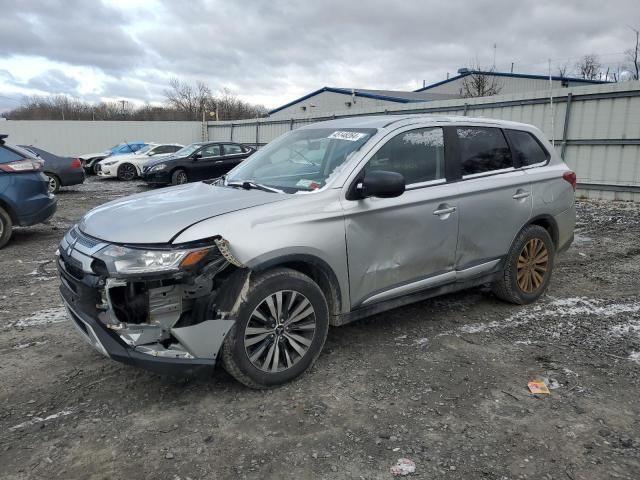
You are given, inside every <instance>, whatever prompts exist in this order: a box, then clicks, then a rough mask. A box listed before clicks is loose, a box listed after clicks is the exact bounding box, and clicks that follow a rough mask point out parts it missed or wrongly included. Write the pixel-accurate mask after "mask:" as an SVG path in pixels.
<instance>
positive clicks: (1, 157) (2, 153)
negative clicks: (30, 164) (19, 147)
mask: <svg viewBox="0 0 640 480" xmlns="http://www.w3.org/2000/svg"><path fill="white" fill-rule="evenodd" d="M23 158H24V157H23V156H22V155H19V154H17V153H16V152H14V151H13V150H10V149H8V148H7V147H4V146H1V145H0V163H10V162H15V161H18V160H22V159H23Z"/></svg>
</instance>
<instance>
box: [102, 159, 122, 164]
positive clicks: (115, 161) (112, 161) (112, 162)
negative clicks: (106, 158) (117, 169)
mask: <svg viewBox="0 0 640 480" xmlns="http://www.w3.org/2000/svg"><path fill="white" fill-rule="evenodd" d="M100 163H101V164H102V165H113V164H115V163H118V160H111V161H110V162H100Z"/></svg>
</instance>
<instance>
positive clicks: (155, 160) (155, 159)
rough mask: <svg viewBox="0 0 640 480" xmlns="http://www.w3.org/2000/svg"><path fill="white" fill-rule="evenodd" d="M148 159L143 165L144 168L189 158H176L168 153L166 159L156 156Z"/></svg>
mask: <svg viewBox="0 0 640 480" xmlns="http://www.w3.org/2000/svg"><path fill="white" fill-rule="evenodd" d="M148 158H149V161H148V162H145V164H144V166H145V167H153V166H154V165H158V164H159V163H167V162H170V161H172V160H183V159H185V158H189V155H187V156H184V157H183V156H180V157H177V156H176V155H174V154H171V153H170V154H168V155H167V156H166V157H161V158H158V155H156V156H153V157H148Z"/></svg>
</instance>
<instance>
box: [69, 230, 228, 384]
mask: <svg viewBox="0 0 640 480" xmlns="http://www.w3.org/2000/svg"><path fill="white" fill-rule="evenodd" d="M108 245H109V244H107V243H104V242H101V241H100V240H97V239H93V238H91V237H87V236H86V235H84V234H82V233H81V232H80V231H79V230H78V229H77V227H74V228H73V229H72V230H70V231H69V232H68V233H67V234H66V235H65V237H64V238H63V240H62V242H61V243H60V248H59V256H58V261H57V263H58V271H59V275H60V280H61V285H60V293H61V295H62V298H63V300H64V303H65V306H66V307H67V310H68V313H69V317H70V318H71V320H72V321H73V324H74V325H75V327H76V329H77V330H78V332H79V333H80V334H81V336H82V337H83V338H84V339H85V340H86V341H87V342H88V343H89V344H90V345H91V346H93V347H94V348H95V349H96V350H98V351H99V352H100V353H102V354H103V355H106V356H108V357H110V358H112V359H113V360H116V361H119V362H122V363H125V364H129V365H133V366H136V367H142V368H145V369H148V370H152V371H155V372H157V373H161V374H168V375H191V374H195V373H197V372H199V371H202V370H206V369H212V368H213V366H214V365H215V363H216V359H217V356H218V352H219V351H220V347H221V346H222V343H223V341H224V339H225V337H226V335H227V334H228V332H229V330H230V329H231V327H232V326H233V324H234V321H233V320H228V319H213V318H207V317H212V316H213V312H212V311H210V310H209V309H207V308H203V305H208V302H209V299H210V298H211V295H212V294H213V293H214V292H213V278H214V277H215V275H216V274H217V273H219V272H220V271H221V270H223V269H224V268H226V267H227V266H228V265H229V264H228V262H227V260H226V259H225V258H224V257H223V256H222V255H214V256H213V258H209V259H208V260H207V261H205V262H203V265H202V266H200V267H199V268H198V269H193V270H191V271H189V272H183V271H180V272H166V273H156V274H154V275H151V276H129V277H123V278H114V277H113V276H111V275H109V274H108V273H106V272H105V270H104V269H103V268H100V264H99V261H98V263H96V257H95V256H94V255H95V254H96V253H97V252H98V251H100V250H102V249H103V248H105V247H107V246H108ZM206 312H210V313H206Z"/></svg>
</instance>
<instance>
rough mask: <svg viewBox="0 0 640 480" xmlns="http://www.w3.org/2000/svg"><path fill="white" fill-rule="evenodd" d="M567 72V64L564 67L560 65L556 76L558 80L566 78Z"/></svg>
mask: <svg viewBox="0 0 640 480" xmlns="http://www.w3.org/2000/svg"><path fill="white" fill-rule="evenodd" d="M568 71H569V64H568V63H565V64H564V65H560V66H559V67H558V76H559V77H560V78H567V72H568Z"/></svg>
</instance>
